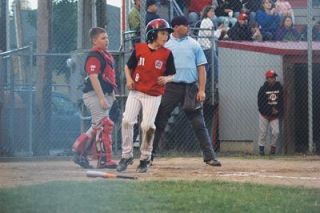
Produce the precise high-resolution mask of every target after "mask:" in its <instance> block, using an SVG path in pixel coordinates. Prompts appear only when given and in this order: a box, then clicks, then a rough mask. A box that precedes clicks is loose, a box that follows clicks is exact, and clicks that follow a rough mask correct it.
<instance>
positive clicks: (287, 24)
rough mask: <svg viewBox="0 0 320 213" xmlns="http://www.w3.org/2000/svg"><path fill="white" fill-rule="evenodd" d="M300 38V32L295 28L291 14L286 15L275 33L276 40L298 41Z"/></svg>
mask: <svg viewBox="0 0 320 213" xmlns="http://www.w3.org/2000/svg"><path fill="white" fill-rule="evenodd" d="M300 39H301V35H300V33H299V32H298V31H297V30H296V29H295V27H294V26H293V22H292V17H291V16H286V17H284V18H283V20H282V22H281V26H280V27H279V28H278V30H277V31H276V34H275V40H276V41H299V40H300Z"/></svg>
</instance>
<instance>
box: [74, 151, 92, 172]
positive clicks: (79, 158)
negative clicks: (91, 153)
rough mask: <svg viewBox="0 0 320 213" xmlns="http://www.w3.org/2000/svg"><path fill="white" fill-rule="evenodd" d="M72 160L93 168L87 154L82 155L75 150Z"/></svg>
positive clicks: (84, 166)
mask: <svg viewBox="0 0 320 213" xmlns="http://www.w3.org/2000/svg"><path fill="white" fill-rule="evenodd" d="M72 160H73V162H74V163H76V164H78V165H79V166H81V167H82V168H84V169H92V168H93V167H92V166H91V165H90V163H89V160H88V158H87V157H86V156H84V155H80V154H79V153H77V152H73V157H72Z"/></svg>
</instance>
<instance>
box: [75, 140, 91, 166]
mask: <svg viewBox="0 0 320 213" xmlns="http://www.w3.org/2000/svg"><path fill="white" fill-rule="evenodd" d="M88 141H90V137H89V136H88V135H86V134H81V135H80V136H79V137H78V138H77V139H76V141H75V143H74V144H73V146H72V152H73V158H72V160H73V162H74V163H76V164H78V165H80V166H81V167H83V168H86V169H88V168H92V167H91V166H90V163H89V160H88V159H87V156H86V146H87V144H88V143H87V142H88Z"/></svg>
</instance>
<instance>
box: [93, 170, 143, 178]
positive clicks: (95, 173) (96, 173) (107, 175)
mask: <svg viewBox="0 0 320 213" xmlns="http://www.w3.org/2000/svg"><path fill="white" fill-rule="evenodd" d="M87 177H102V178H120V179H138V178H137V177H134V176H127V175H117V174H113V173H109V172H100V171H87Z"/></svg>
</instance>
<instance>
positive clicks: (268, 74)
mask: <svg viewBox="0 0 320 213" xmlns="http://www.w3.org/2000/svg"><path fill="white" fill-rule="evenodd" d="M265 76H266V78H275V77H277V76H278V75H277V73H276V72H275V71H273V70H268V71H267V72H266V74H265Z"/></svg>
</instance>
